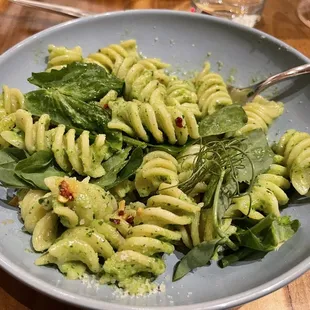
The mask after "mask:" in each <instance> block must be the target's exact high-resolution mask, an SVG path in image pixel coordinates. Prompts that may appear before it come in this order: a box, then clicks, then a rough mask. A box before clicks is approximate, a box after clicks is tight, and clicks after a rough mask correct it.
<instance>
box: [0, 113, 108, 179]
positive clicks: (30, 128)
mask: <svg viewBox="0 0 310 310" xmlns="http://www.w3.org/2000/svg"><path fill="white" fill-rule="evenodd" d="M15 115H16V127H17V128H18V129H20V130H21V131H22V132H23V133H24V135H23V136H21V135H18V134H17V133H16V132H13V131H4V132H2V133H1V136H2V138H3V139H4V140H5V141H7V142H8V143H9V144H12V145H13V146H15V147H17V148H21V149H25V150H27V151H28V152H29V153H30V154H32V153H34V152H36V151H41V150H51V151H52V152H53V153H54V156H55V160H56V162H57V164H58V165H59V166H60V167H61V168H62V169H63V170H64V171H67V172H69V171H72V170H74V171H76V172H77V173H78V174H80V175H88V176H91V177H94V178H98V177H101V176H102V175H104V174H105V170H104V169H103V167H102V165H101V163H102V161H103V160H104V159H105V157H106V156H107V151H108V146H107V145H106V144H105V135H103V134H99V135H97V136H96V139H95V142H94V143H93V144H92V145H90V141H89V132H88V131H86V130H84V131H83V132H82V134H81V135H80V136H79V137H78V138H77V139H76V137H75V129H70V130H68V132H67V133H65V130H66V128H65V126H64V125H58V126H57V127H56V128H53V129H49V126H50V117H49V115H48V114H43V115H42V116H41V117H40V118H39V120H38V121H37V122H33V118H32V115H31V113H29V112H27V111H25V110H21V109H20V110H17V111H16V113H15Z"/></svg>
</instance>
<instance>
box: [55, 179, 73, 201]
mask: <svg viewBox="0 0 310 310" xmlns="http://www.w3.org/2000/svg"><path fill="white" fill-rule="evenodd" d="M58 188H59V194H60V195H61V196H63V197H65V198H67V199H69V200H70V201H72V200H74V197H73V193H72V192H71V191H70V188H69V184H68V183H67V182H66V181H62V182H61V183H60V185H59V187H58Z"/></svg>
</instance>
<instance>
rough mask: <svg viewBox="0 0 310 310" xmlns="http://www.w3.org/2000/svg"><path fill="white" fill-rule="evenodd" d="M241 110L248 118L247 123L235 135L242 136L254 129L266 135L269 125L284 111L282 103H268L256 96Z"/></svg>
mask: <svg viewBox="0 0 310 310" xmlns="http://www.w3.org/2000/svg"><path fill="white" fill-rule="evenodd" d="M243 109H244V111H245V113H246V115H247V117H248V122H247V124H246V125H245V126H243V127H242V128H241V129H239V130H238V131H237V132H236V135H242V134H244V133H246V132H249V131H252V130H255V129H262V130H263V131H264V132H265V133H267V130H268V127H269V126H270V125H271V123H272V122H273V121H274V120H275V119H276V118H277V117H279V116H280V115H282V113H283V111H284V107H283V103H281V102H275V101H268V100H266V99H264V98H263V97H261V96H256V97H255V98H254V100H253V101H252V102H251V103H248V104H246V105H245V106H244V107H243Z"/></svg>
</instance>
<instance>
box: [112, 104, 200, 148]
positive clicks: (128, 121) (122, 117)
mask: <svg viewBox="0 0 310 310" xmlns="http://www.w3.org/2000/svg"><path fill="white" fill-rule="evenodd" d="M109 107H110V109H111V110H112V120H111V121H110V122H109V123H108V127H109V128H110V129H116V130H120V131H123V132H125V133H126V134H128V135H129V136H132V137H136V136H137V137H138V138H140V139H142V140H143V141H146V142H148V141H149V136H148V133H147V131H146V129H147V130H148V132H149V133H150V134H151V135H152V136H153V137H154V139H155V140H156V141H157V142H158V143H162V142H164V140H165V137H167V139H168V142H169V143H170V144H175V143H178V144H180V145H183V144H185V143H186V141H187V140H188V138H189V137H191V138H192V139H198V138H199V131H198V123H197V121H196V118H195V115H194V114H193V112H192V111H191V110H190V109H187V108H186V107H182V106H176V107H165V106H161V105H158V106H157V108H154V107H153V106H152V105H151V104H148V103H142V102H140V101H137V100H133V101H127V102H126V101H124V100H123V99H119V100H117V101H114V102H110V103H109ZM164 134H165V136H164Z"/></svg>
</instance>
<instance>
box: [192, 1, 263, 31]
mask: <svg viewBox="0 0 310 310" xmlns="http://www.w3.org/2000/svg"><path fill="white" fill-rule="evenodd" d="M264 2H265V0H193V1H192V3H193V7H194V8H195V9H196V12H201V13H206V14H210V15H214V16H218V17H224V18H228V19H231V20H233V21H235V22H238V23H240V24H243V25H247V26H249V27H254V26H255V24H256V23H257V22H258V21H259V20H260V18H261V14H262V11H263V8H264Z"/></svg>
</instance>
